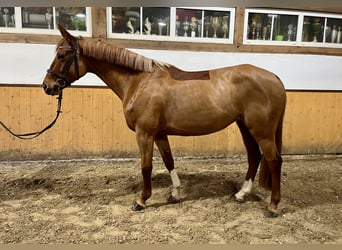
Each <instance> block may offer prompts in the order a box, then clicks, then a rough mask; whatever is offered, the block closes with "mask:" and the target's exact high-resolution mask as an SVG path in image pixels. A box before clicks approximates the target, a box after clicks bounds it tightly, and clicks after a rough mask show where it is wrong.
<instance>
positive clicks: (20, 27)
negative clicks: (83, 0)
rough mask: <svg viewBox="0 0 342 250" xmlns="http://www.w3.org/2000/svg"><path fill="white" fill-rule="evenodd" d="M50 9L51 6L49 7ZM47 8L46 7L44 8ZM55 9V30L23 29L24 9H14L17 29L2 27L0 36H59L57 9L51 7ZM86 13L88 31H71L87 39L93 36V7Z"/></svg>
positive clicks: (88, 8)
mask: <svg viewBox="0 0 342 250" xmlns="http://www.w3.org/2000/svg"><path fill="white" fill-rule="evenodd" d="M48 7H50V6H48ZM42 8H45V7H42ZM51 8H52V9H53V23H54V26H53V27H54V28H53V29H39V28H26V27H23V22H22V7H14V13H15V23H16V26H15V27H0V34H1V33H15V34H33V35H36V34H37V35H42V34H44V35H59V34H60V33H59V31H58V28H57V23H56V8H57V7H51ZM85 11H86V17H85V21H86V31H79V30H69V31H70V32H71V33H72V34H73V35H80V36H85V37H91V36H92V16H91V12H92V11H91V7H85Z"/></svg>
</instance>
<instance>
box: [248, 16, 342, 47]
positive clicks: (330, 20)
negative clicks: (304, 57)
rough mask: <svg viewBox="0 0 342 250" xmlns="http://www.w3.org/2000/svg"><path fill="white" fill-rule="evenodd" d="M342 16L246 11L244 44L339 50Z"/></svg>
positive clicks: (340, 45)
mask: <svg viewBox="0 0 342 250" xmlns="http://www.w3.org/2000/svg"><path fill="white" fill-rule="evenodd" d="M341 27H342V15H333V14H323V13H312V12H310V13H309V12H298V11H276V10H260V9H247V10H246V13H245V25H244V36H243V40H244V43H245V44H255V45H258V44H260V45H262V44H264V45H272V44H273V45H294V46H324V47H342V43H341V42H342V37H341V32H342V30H341Z"/></svg>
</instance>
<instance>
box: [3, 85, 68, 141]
mask: <svg viewBox="0 0 342 250" xmlns="http://www.w3.org/2000/svg"><path fill="white" fill-rule="evenodd" d="M62 96H63V91H60V93H59V96H58V97H57V99H58V104H57V114H56V117H55V119H54V120H53V121H52V122H51V123H50V124H49V125H48V126H46V127H45V128H44V129H42V130H41V131H37V132H32V133H26V134H16V133H14V132H12V131H11V130H10V129H9V128H8V127H7V126H6V125H5V124H4V123H3V122H2V121H0V125H1V126H3V127H4V128H5V130H7V132H9V133H10V134H11V135H13V136H15V137H17V138H19V139H22V140H31V139H33V138H36V137H38V136H40V135H41V134H43V133H44V132H45V131H47V130H48V129H50V128H52V127H53V125H55V123H56V121H57V119H58V117H59V114H60V113H62V111H61V107H62Z"/></svg>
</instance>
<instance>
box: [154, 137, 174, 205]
mask: <svg viewBox="0 0 342 250" xmlns="http://www.w3.org/2000/svg"><path fill="white" fill-rule="evenodd" d="M155 143H156V144H157V147H158V149H159V152H160V155H161V157H162V159H163V162H164V164H165V166H166V168H167V170H168V171H169V173H170V176H171V181H172V192H171V195H170V197H169V199H168V202H169V203H175V202H179V201H180V195H179V187H180V181H179V178H178V175H177V172H176V170H175V169H174V160H173V157H172V153H171V148H170V144H169V140H168V138H167V135H157V136H156V137H155Z"/></svg>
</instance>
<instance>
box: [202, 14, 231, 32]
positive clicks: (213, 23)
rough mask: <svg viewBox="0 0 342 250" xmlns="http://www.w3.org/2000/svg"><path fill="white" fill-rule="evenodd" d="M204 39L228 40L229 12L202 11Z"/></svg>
mask: <svg viewBox="0 0 342 250" xmlns="http://www.w3.org/2000/svg"><path fill="white" fill-rule="evenodd" d="M203 22H204V30H205V33H204V37H212V38H229V27H230V12H225V11H212V10H205V11H204V20H203Z"/></svg>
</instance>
